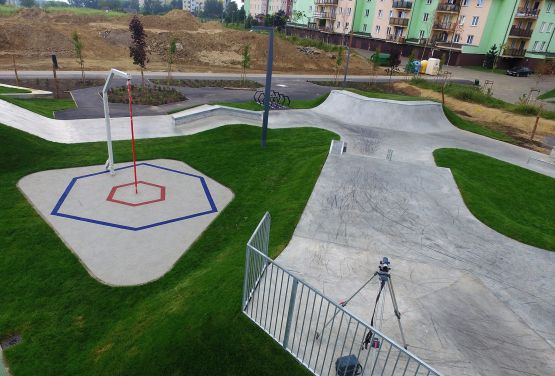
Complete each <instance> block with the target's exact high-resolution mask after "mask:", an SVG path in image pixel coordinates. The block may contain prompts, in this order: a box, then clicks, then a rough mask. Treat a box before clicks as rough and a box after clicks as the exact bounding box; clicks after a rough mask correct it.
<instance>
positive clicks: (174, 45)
mask: <svg viewBox="0 0 555 376" xmlns="http://www.w3.org/2000/svg"><path fill="white" fill-rule="evenodd" d="M176 51H177V39H176V38H175V37H171V39H170V45H169V46H168V85H169V84H170V81H171V74H172V64H173V59H174V57H175V52H176Z"/></svg>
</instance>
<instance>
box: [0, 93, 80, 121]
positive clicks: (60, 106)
mask: <svg viewBox="0 0 555 376" xmlns="http://www.w3.org/2000/svg"><path fill="white" fill-rule="evenodd" d="M0 99H2V100H4V101H6V102H9V103H11V104H15V105H16V106H19V107H22V108H24V109H26V110H29V111H32V112H34V113H37V114H39V115H42V116H46V117H49V118H51V119H54V112H55V111H63V110H69V109H71V108H75V107H76V106H75V102H74V101H73V99H52V98H32V99H19V98H9V97H6V96H2V97H0Z"/></svg>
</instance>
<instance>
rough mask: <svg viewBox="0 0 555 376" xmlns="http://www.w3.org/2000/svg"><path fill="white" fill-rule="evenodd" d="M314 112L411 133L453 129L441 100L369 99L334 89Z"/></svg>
mask: <svg viewBox="0 0 555 376" xmlns="http://www.w3.org/2000/svg"><path fill="white" fill-rule="evenodd" d="M313 111H314V112H316V113H318V114H321V115H325V116H329V117H331V118H334V119H337V120H338V121H341V122H343V123H347V124H356V125H363V126H369V127H377V128H385V129H391V130H396V131H405V132H412V133H438V132H446V131H450V130H452V129H454V126H453V125H451V123H450V122H449V120H447V118H446V117H445V114H444V113H443V108H442V107H441V104H440V103H436V102H431V101H393V100H385V99H376V98H367V97H364V96H362V95H358V94H355V93H351V92H350V91H338V90H333V91H332V92H331V93H330V95H329V96H328V98H327V99H326V100H325V101H324V103H322V104H321V105H320V106H318V107H316V108H315V109H314V110H313Z"/></svg>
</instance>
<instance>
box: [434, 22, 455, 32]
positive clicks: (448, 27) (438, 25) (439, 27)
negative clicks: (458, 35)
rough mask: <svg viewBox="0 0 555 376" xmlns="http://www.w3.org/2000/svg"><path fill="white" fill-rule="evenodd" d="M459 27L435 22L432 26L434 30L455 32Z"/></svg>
mask: <svg viewBox="0 0 555 376" xmlns="http://www.w3.org/2000/svg"><path fill="white" fill-rule="evenodd" d="M456 27H457V24H456V23H454V22H453V23H449V22H434V24H433V25H432V29H434V30H447V31H453V30H455V28H456Z"/></svg>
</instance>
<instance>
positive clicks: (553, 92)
mask: <svg viewBox="0 0 555 376" xmlns="http://www.w3.org/2000/svg"><path fill="white" fill-rule="evenodd" d="M553 97H555V89H553V90H549V91H546V92H545V93H543V94H542V95H539V96H538V99H549V98H553Z"/></svg>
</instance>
